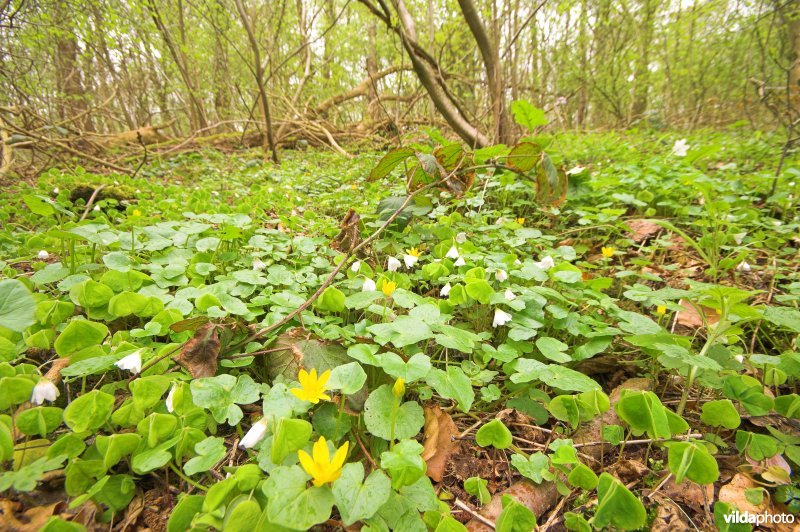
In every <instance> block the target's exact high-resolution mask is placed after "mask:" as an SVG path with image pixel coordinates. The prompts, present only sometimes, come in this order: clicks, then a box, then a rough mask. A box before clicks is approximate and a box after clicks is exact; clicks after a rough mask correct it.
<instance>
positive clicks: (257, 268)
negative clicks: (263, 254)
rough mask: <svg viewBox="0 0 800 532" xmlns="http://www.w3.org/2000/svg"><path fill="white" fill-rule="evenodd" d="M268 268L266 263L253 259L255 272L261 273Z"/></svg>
mask: <svg viewBox="0 0 800 532" xmlns="http://www.w3.org/2000/svg"><path fill="white" fill-rule="evenodd" d="M266 267H267V263H265V262H264V261H263V260H261V259H259V258H255V259H253V270H254V271H257V272H260V271H261V270H263V269H264V268H266Z"/></svg>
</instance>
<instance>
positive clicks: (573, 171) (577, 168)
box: [567, 166, 586, 175]
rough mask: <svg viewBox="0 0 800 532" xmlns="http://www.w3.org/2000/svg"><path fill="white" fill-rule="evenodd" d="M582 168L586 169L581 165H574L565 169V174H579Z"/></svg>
mask: <svg viewBox="0 0 800 532" xmlns="http://www.w3.org/2000/svg"><path fill="white" fill-rule="evenodd" d="M584 170H586V168H584V167H583V166H574V167H572V168H570V169H569V170H567V175H575V174H580V173H582V172H583V171H584Z"/></svg>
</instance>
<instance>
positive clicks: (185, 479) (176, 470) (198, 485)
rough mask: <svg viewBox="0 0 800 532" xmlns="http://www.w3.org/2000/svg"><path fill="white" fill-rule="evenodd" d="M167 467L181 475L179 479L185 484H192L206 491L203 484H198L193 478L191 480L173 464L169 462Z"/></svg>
mask: <svg viewBox="0 0 800 532" xmlns="http://www.w3.org/2000/svg"><path fill="white" fill-rule="evenodd" d="M169 468H170V469H172V471H173V473H175V474H176V475H178V476H179V477H181V479H183V480H184V481H185V482H186V483H187V484H191V485H192V486H194V487H195V488H197V489H199V490H202V491H208V488H207V487H205V486H203V485H202V484H198V483H197V482H195V481H194V480H192V479H190V478H189V477H187V476H186V475H184V474H183V472H182V471H181V470H180V469H178V468H177V467H175V464H173V463H170V464H169Z"/></svg>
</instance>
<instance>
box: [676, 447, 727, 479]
mask: <svg viewBox="0 0 800 532" xmlns="http://www.w3.org/2000/svg"><path fill="white" fill-rule="evenodd" d="M667 446H668V449H669V470H670V471H671V472H672V474H673V475H675V482H676V483H677V484H680V483H681V482H683V479H684V478H688V479H689V480H691V481H692V482H696V483H698V484H712V483H714V482H716V481H717V479H718V478H719V467H718V466H717V461H716V460H715V459H714V457H713V456H711V453H709V452H708V449H707V448H706V446H705V445H703V444H702V443H696V442H670V443H668V444H667Z"/></svg>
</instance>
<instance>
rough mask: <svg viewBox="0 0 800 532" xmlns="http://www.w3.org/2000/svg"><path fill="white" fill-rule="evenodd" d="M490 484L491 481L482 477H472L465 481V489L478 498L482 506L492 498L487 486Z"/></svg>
mask: <svg viewBox="0 0 800 532" xmlns="http://www.w3.org/2000/svg"><path fill="white" fill-rule="evenodd" d="M488 484H489V482H488V481H486V480H484V479H482V478H481V477H470V478H468V479H467V480H465V481H464V491H466V492H467V493H469V494H470V495H472V496H473V497H475V498H476V499H478V502H479V503H480V504H481V506H482V505H484V504H486V503H488V502H489V501H490V500H492V494H491V493H489V490H488V489H487V487H486V486H487V485H488Z"/></svg>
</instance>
